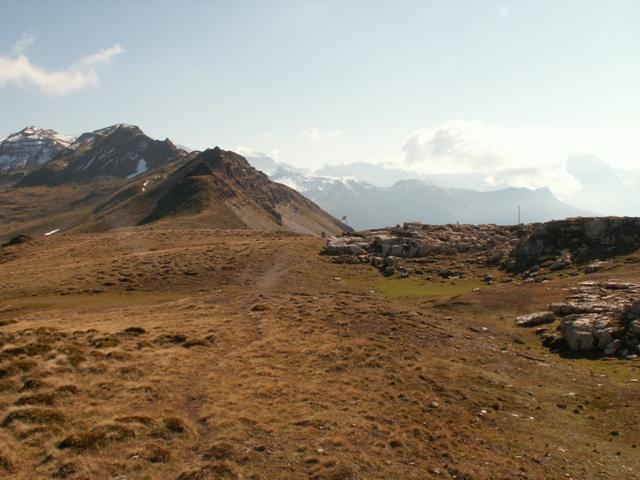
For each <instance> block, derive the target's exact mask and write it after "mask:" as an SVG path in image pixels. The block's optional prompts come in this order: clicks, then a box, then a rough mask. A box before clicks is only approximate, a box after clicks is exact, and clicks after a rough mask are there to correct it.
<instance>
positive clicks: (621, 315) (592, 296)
mask: <svg viewBox="0 0 640 480" xmlns="http://www.w3.org/2000/svg"><path fill="white" fill-rule="evenodd" d="M638 296H640V285H638V284H635V283H629V282H616V281H606V282H582V283H580V284H579V285H578V287H575V288H573V289H572V291H571V294H570V295H569V296H568V297H567V299H566V301H565V302H562V303H552V304H550V305H549V306H548V308H549V310H548V311H546V312H538V313H532V314H529V315H523V316H521V317H518V318H517V319H516V324H517V325H518V326H521V327H533V326H537V325H540V324H542V323H551V322H553V321H555V320H556V319H559V320H560V325H559V332H560V339H561V340H562V341H563V342H564V344H565V345H566V346H567V347H568V348H569V349H570V350H573V351H575V352H591V351H599V352H601V353H604V354H605V355H613V354H616V353H619V354H620V355H621V356H622V357H625V358H635V355H636V354H637V353H638V346H639V345H640V300H638ZM553 339H554V338H553V335H551V336H550V337H549V338H547V341H549V343H553V342H552V340H553Z"/></svg>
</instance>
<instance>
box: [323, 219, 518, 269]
mask: <svg viewBox="0 0 640 480" xmlns="http://www.w3.org/2000/svg"><path fill="white" fill-rule="evenodd" d="M525 231H526V227H505V226H498V225H423V224H420V223H405V224H404V225H403V226H402V227H399V226H398V227H395V228H388V229H380V230H370V231H364V232H360V234H359V236H354V235H349V236H342V237H332V238H329V239H328V240H327V244H326V248H325V253H326V254H327V255H346V254H351V255H363V254H369V255H371V257H372V258H373V257H381V258H385V257H397V258H420V257H428V256H432V255H456V254H459V253H474V252H475V253H479V254H484V255H486V256H487V263H499V262H500V260H501V259H502V258H503V257H506V256H507V255H508V254H509V252H510V250H511V249H512V248H513V246H514V245H516V244H517V242H518V238H519V237H520V236H522V235H523V232H525Z"/></svg>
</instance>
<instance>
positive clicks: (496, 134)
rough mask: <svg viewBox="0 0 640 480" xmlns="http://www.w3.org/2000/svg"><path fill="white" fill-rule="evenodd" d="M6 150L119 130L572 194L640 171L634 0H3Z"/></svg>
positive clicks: (312, 162) (1, 79) (639, 36)
mask: <svg viewBox="0 0 640 480" xmlns="http://www.w3.org/2000/svg"><path fill="white" fill-rule="evenodd" d="M0 11H2V12H3V18H4V20H3V22H2V24H3V27H2V29H0V112H1V114H0V137H4V136H6V135H8V134H10V133H12V132H15V131H17V130H20V129H21V128H23V127H24V126H26V125H32V124H35V125H38V126H41V127H46V128H52V129H54V130H57V131H59V132H61V133H65V134H70V135H78V134H80V133H82V132H85V131H91V130H95V129H98V128H102V127H105V126H108V125H112V124H115V123H129V124H135V125H139V126H140V127H141V128H142V129H143V130H144V131H145V132H146V133H147V134H148V135H150V136H152V137H154V138H165V137H169V138H171V139H172V140H173V141H174V142H175V143H178V144H181V145H185V146H188V147H190V148H193V149H204V148H207V147H213V146H216V145H219V146H221V147H222V148H227V149H243V150H245V151H248V150H258V151H262V152H265V153H267V154H268V155H271V156H273V157H275V158H276V159H277V160H279V161H282V162H287V163H290V164H293V165H296V166H303V167H307V168H320V167H321V166H322V165H323V164H325V163H334V164H335V163H350V162H372V163H390V164H394V165H399V166H402V167H403V168H409V169H412V170H416V171H421V172H424V173H437V174H447V173H467V172H480V173H482V174H483V175H484V178H485V180H486V183H487V185H488V186H494V187H496V188H497V187H501V186H526V187H530V188H536V187H541V186H549V187H550V188H551V189H552V190H553V191H554V193H556V194H558V195H559V196H561V197H570V196H571V195H573V194H575V193H576V192H577V191H579V190H580V189H581V184H580V181H578V180H576V178H575V177H573V176H572V175H571V174H570V173H568V172H567V169H566V162H567V159H568V158H569V156H571V155H574V156H575V155H591V156H594V157H597V158H601V159H605V160H606V162H607V163H608V164H609V165H611V166H613V167H614V168H616V169H634V168H636V167H637V165H638V162H639V160H640V142H638V141H637V137H638V130H639V127H640V61H638V60H639V58H638V55H639V53H638V52H640V28H637V25H638V24H640V2H637V1H635V0H607V1H589V0H576V1H572V0H563V1H557V0H552V1H545V0H539V1H536V2H531V1H524V0H522V1H516V0H511V1H508V0H505V1H492V0H484V1H481V0H477V1H473V0H467V1H456V0H450V1H444V0H443V1H429V0H400V1H397V2H389V1H376V0H362V1H350V0H342V1H331V0H322V1H320V0H316V1H309V0H290V1H285V0H271V1H258V0H255V1H249V0H236V1H233V2H229V1H214V0H210V1H195V0H192V1H189V0H186V1H182V2H176V1H172V2H168V1H161V0H155V1H150V0H148V1H143V0H137V1H131V0H128V1H121V0H112V1H109V2H97V1H85V2H77V1H64V0H58V1H56V2H50V1H28V0H21V1H20V2H16V1H14V0H0Z"/></svg>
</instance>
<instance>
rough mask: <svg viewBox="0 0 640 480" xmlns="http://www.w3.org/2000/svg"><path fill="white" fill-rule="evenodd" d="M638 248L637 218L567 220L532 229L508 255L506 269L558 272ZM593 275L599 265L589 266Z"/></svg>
mask: <svg viewBox="0 0 640 480" xmlns="http://www.w3.org/2000/svg"><path fill="white" fill-rule="evenodd" d="M638 248H640V218H636V217H597V218H593V217H590V218H570V219H566V220H557V221H552V222H547V223H538V224H534V225H532V230H531V233H530V234H529V235H528V236H527V237H526V238H524V239H523V240H522V241H521V242H520V243H519V244H518V245H517V246H516V247H515V248H514V249H513V251H512V252H511V259H510V260H511V263H510V265H509V267H510V268H511V269H512V270H515V271H523V270H526V269H528V268H531V267H532V266H546V267H548V268H549V269H550V270H560V269H563V268H566V267H568V266H569V265H571V264H573V263H586V262H589V261H591V260H594V259H601V258H606V257H611V256H614V255H621V254H626V253H630V252H632V251H634V250H637V249H638ZM592 265H593V268H590V270H592V271H596V270H597V269H598V268H599V267H601V264H598V263H595V264H592Z"/></svg>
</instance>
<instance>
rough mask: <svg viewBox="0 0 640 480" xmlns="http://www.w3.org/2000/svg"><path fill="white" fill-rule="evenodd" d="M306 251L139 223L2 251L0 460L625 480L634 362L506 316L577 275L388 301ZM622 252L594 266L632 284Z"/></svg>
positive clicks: (119, 468) (218, 471) (3, 467)
mask: <svg viewBox="0 0 640 480" xmlns="http://www.w3.org/2000/svg"><path fill="white" fill-rule="evenodd" d="M320 247H321V244H320V242H319V241H317V240H314V239H311V238H308V237H299V236H292V235H284V234H273V233H256V232H217V231H206V230H194V231H190V232H188V234H185V233H184V232H181V233H180V234H178V233H176V232H173V231H165V230H155V229H153V228H151V229H144V230H139V231H119V232H112V233H106V234H101V235H69V236H64V235H62V236H60V237H58V238H55V237H51V238H47V239H39V240H34V241H32V242H28V243H25V244H21V245H16V246H12V247H9V248H10V249H11V252H10V253H11V260H9V261H6V262H5V263H2V264H0V269H1V273H2V275H0V295H1V296H2V298H1V299H0V320H10V321H11V322H10V323H5V324H3V326H1V327H0V409H1V410H0V413H1V416H0V477H2V476H3V475H4V476H5V477H7V478H16V479H19V480H22V479H38V478H43V479H44V478H69V479H84V478H118V477H119V476H120V478H130V479H133V478H145V479H146V478H148V479H200V478H202V479H209V478H237V479H240V478H247V479H265V480H266V479H274V478H278V479H300V478H313V479H334V480H347V479H389V478H398V479H405V478H406V479H411V478H420V479H422V478H449V479H451V478H458V479H513V478H523V479H524V478H527V479H545V478H561V477H562V478H575V479H578V478H579V479H608V478H611V479H613V478H615V479H627V478H628V479H631V478H636V476H635V472H637V471H638V468H639V467H640V459H639V457H638V455H637V448H636V447H635V446H636V445H638V443H639V442H640V423H639V420H638V416H637V411H638V407H640V398H639V397H638V395H637V385H638V384H637V383H635V382H630V380H632V379H636V378H638V372H639V371H638V369H637V365H636V364H635V363H634V362H624V361H622V360H617V359H610V360H604V359H600V360H587V359H568V358H562V357H561V356H559V355H556V354H553V353H551V352H549V350H547V349H546V348H544V347H543V346H542V345H541V342H540V339H539V338H538V337H537V336H536V335H535V334H533V333H532V332H529V331H524V330H522V329H517V328H516V327H515V326H514V325H513V317H514V316H515V315H516V314H519V313H523V312H527V311H530V310H532V309H536V308H539V307H541V306H544V305H545V304H546V303H547V302H549V301H554V300H560V299H562V298H564V296H565V293H566V292H565V291H564V290H563V288H565V287H566V286H568V285H571V284H573V283H575V282H577V281H579V280H580V279H581V277H571V276H564V277H560V275H559V274H558V275H556V277H555V278H553V279H552V281H551V282H549V283H545V284H529V285H516V284H498V285H495V286H492V287H483V288H481V289H480V290H479V291H475V292H474V291H467V292H465V293H460V292H458V291H456V290H455V289H452V290H451V292H452V295H453V296H447V295H444V296H442V295H440V296H433V295H427V296H420V295H417V296H415V295H412V296H403V295H398V294H397V292H396V291H395V290H393V289H392V290H384V289H379V288H378V286H379V284H380V278H381V277H380V275H379V273H378V272H376V271H375V270H374V269H373V268H371V267H368V266H366V265H357V266H347V265H335V264H332V263H330V261H329V259H328V258H326V257H322V256H319V255H318V252H319V250H320ZM634 259H635V257H633V256H631V257H628V258H626V259H619V261H618V264H617V266H616V267H615V268H614V269H613V270H612V271H608V272H606V273H604V274H602V275H605V276H606V278H613V277H619V278H624V279H636V280H637V279H638V277H640V268H639V264H638V263H637V262H635V261H634ZM623 260H624V261H623ZM456 264H458V265H464V259H458V260H456ZM185 272H190V273H189V274H185ZM483 273H484V272H483V271H480V270H477V268H476V267H474V268H473V269H470V272H469V277H470V278H471V277H473V278H476V277H479V276H480V275H482V274H483ZM492 273H494V275H495V276H496V277H498V276H499V274H498V273H497V272H492ZM335 277H340V279H341V280H334V278H335ZM125 278H126V279H128V280H127V281H124V280H122V279H125ZM379 290H381V291H379ZM256 307H258V308H256ZM477 327H486V328H487V329H488V330H487V331H485V332H483V331H482V330H480V329H478V328H477ZM471 328H476V330H472V329H471ZM523 354H524V355H525V356H523ZM532 358H533V359H536V358H538V359H540V361H535V360H532ZM559 405H561V406H562V407H560V406H559ZM612 431H618V432H620V433H621V435H617V436H614V435H611V434H610V433H611V432H612ZM5 472H6V473H5Z"/></svg>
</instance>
